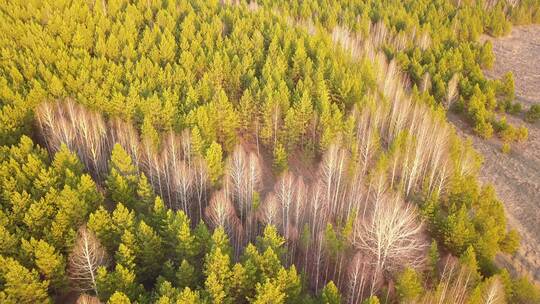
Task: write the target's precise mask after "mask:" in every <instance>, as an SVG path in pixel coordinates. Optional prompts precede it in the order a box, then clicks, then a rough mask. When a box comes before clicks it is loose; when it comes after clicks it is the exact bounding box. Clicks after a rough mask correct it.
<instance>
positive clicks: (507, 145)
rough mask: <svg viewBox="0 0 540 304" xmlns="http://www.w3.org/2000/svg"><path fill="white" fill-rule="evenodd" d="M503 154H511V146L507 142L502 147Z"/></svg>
mask: <svg viewBox="0 0 540 304" xmlns="http://www.w3.org/2000/svg"><path fill="white" fill-rule="evenodd" d="M501 152H502V153H504V154H508V153H510V144H509V143H507V142H505V143H503V145H502V147H501Z"/></svg>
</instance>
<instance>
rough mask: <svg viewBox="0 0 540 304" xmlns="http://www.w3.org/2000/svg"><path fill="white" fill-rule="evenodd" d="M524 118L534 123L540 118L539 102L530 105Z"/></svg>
mask: <svg viewBox="0 0 540 304" xmlns="http://www.w3.org/2000/svg"><path fill="white" fill-rule="evenodd" d="M525 120H526V121H528V122H530V123H535V122H537V121H538V120H540V104H534V105H532V106H531V107H530V108H529V110H528V111H527V113H526V114H525Z"/></svg>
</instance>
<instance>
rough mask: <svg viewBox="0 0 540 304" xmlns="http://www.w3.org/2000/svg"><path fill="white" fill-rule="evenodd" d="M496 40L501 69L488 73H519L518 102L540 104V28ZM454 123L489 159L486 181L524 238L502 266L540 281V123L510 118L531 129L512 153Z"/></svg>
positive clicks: (482, 174)
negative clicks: (528, 122)
mask: <svg viewBox="0 0 540 304" xmlns="http://www.w3.org/2000/svg"><path fill="white" fill-rule="evenodd" d="M484 39H490V40H491V41H492V43H493V51H494V53H495V56H496V61H495V66H494V68H493V69H492V70H490V71H486V72H485V73H486V75H487V76H488V77H491V78H499V77H501V76H502V75H503V74H504V73H506V72H507V71H512V72H513V73H514V79H515V87H516V100H517V101H519V102H521V103H522V104H523V106H524V109H525V110H526V109H528V108H529V107H530V105H531V104H533V103H540V25H534V26H526V27H516V28H514V29H513V30H512V33H511V34H510V35H509V36H507V37H504V38H500V39H493V38H486V37H484ZM449 119H450V120H451V121H452V122H453V123H454V124H455V125H456V127H457V128H458V131H459V133H461V134H462V135H463V136H465V137H471V138H472V140H473V143H474V147H475V148H476V150H477V151H479V152H480V153H481V154H482V155H483V157H484V163H483V165H482V169H481V172H480V179H481V181H482V182H484V183H492V184H494V185H495V188H496V191H497V194H498V195H499V197H500V198H501V199H502V200H503V201H504V203H505V208H506V211H507V215H508V218H509V224H510V226H511V227H513V228H515V229H517V230H518V231H519V232H520V234H521V236H522V243H521V248H520V249H519V251H518V253H517V254H516V255H515V256H513V257H509V256H499V257H498V261H499V263H501V264H504V265H507V266H509V267H510V269H513V270H514V271H516V272H518V273H528V274H530V275H531V277H532V278H533V279H534V280H535V281H536V282H537V283H539V282H540V123H538V122H537V123H536V124H534V125H532V124H527V123H525V122H524V121H523V116H519V117H518V116H508V117H507V119H508V122H510V123H512V124H513V125H521V124H525V125H526V127H527V128H528V129H529V140H528V141H527V142H526V143H523V144H519V145H516V144H515V145H513V147H512V151H511V152H510V153H509V154H508V155H505V154H502V153H501V152H500V151H501V143H500V141H499V140H497V139H491V140H488V141H486V140H482V139H479V138H478V137H476V136H473V135H472V132H471V131H470V128H467V127H466V124H464V123H463V122H462V121H461V120H459V119H458V118H457V117H455V116H454V115H449Z"/></svg>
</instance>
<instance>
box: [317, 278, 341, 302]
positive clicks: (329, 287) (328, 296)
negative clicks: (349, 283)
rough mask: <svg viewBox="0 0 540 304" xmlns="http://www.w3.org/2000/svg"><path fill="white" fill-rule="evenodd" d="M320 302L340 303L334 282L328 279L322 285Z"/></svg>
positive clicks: (339, 296)
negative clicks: (324, 284) (326, 282)
mask: <svg viewBox="0 0 540 304" xmlns="http://www.w3.org/2000/svg"><path fill="white" fill-rule="evenodd" d="M321 300H322V301H321V303H322V304H340V303H341V295H340V294H339V290H338V289H337V287H336V285H335V284H334V282H332V281H330V282H328V284H326V286H324V288H323V290H322V295H321Z"/></svg>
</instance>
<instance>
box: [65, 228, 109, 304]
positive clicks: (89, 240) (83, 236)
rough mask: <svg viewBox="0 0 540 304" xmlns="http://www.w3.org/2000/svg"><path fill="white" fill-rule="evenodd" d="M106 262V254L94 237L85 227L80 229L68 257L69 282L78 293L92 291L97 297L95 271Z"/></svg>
mask: <svg viewBox="0 0 540 304" xmlns="http://www.w3.org/2000/svg"><path fill="white" fill-rule="evenodd" d="M107 260H108V258H107V252H106V251H105V248H103V247H102V245H101V244H100V242H99V240H98V239H97V238H96V236H95V235H94V234H93V233H92V232H91V231H89V230H88V229H86V227H84V226H83V227H81V228H80V229H79V232H78V237H77V241H76V243H75V246H74V247H73V250H72V252H71V254H70V256H69V278H70V280H71V281H72V282H73V284H74V285H75V287H76V288H77V289H78V290H79V291H81V292H86V291H93V292H94V293H95V294H96V295H97V294H98V289H97V285H96V276H97V269H98V267H100V266H104V265H106V264H107Z"/></svg>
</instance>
